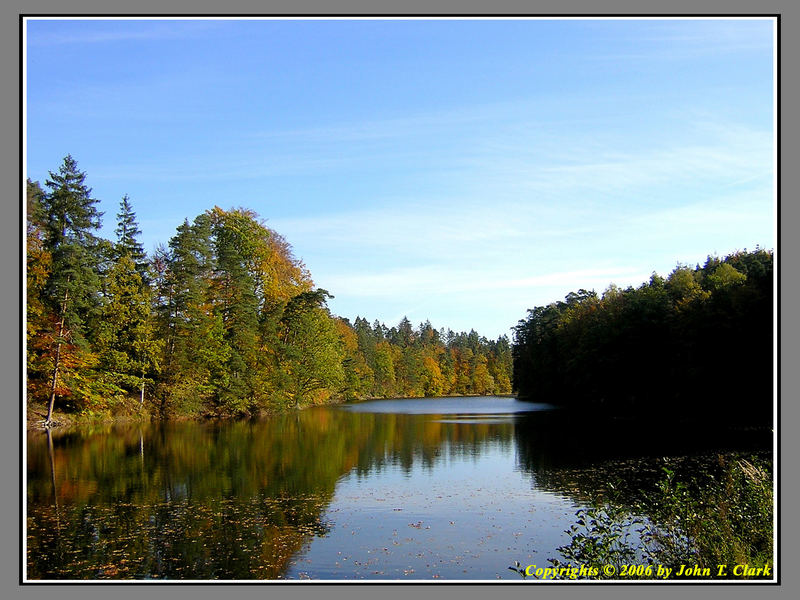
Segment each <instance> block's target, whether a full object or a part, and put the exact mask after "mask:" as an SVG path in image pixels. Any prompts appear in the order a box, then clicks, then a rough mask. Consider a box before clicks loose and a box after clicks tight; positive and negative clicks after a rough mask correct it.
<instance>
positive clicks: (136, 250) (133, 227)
mask: <svg viewBox="0 0 800 600" xmlns="http://www.w3.org/2000/svg"><path fill="white" fill-rule="evenodd" d="M115 233H116V235H117V244H116V247H115V254H116V256H117V257H120V256H124V255H127V256H130V257H131V259H132V260H133V263H134V265H135V266H136V271H137V272H138V273H139V275H140V276H141V277H142V282H143V283H147V260H146V259H147V255H146V254H145V251H144V247H143V246H142V244H141V243H140V242H139V239H138V238H139V236H140V235H141V234H142V232H141V230H140V229H139V224H138V223H137V222H136V213H135V212H134V211H133V207H132V206H131V203H130V198H128V195H127V194H126V195H125V196H123V197H122V200H121V201H120V203H119V212H118V213H117V228H116V230H115Z"/></svg>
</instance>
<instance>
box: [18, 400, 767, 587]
mask: <svg viewBox="0 0 800 600" xmlns="http://www.w3.org/2000/svg"><path fill="white" fill-rule="evenodd" d="M631 429H633V428H630V427H627V426H625V425H624V424H621V425H620V426H619V428H618V429H617V430H616V431H610V432H609V431H608V430H607V429H604V432H603V434H602V437H599V436H598V432H597V431H596V427H594V426H593V424H592V423H584V424H583V425H580V424H576V423H575V421H574V419H571V418H570V419H567V418H565V417H564V415H563V413H561V412H560V411H554V410H550V407H548V406H547V405H542V404H532V403H525V402H519V401H516V400H513V399H510V398H494V397H484V398H442V399H426V400H382V401H374V402H364V403H360V404H355V405H349V406H340V407H319V408H314V409H310V410H306V411H302V412H299V413H296V414H290V415H281V416H276V417H272V418H269V419H265V420H261V421H257V422H221V423H220V422H217V423H167V424H151V425H143V426H142V425H135V426H124V427H123V426H117V427H105V428H98V429H95V430H84V431H81V432H71V433H70V432H66V433H59V432H56V433H53V434H52V435H51V436H48V435H47V434H45V433H42V432H31V433H29V434H28V474H27V477H28V488H27V491H28V504H27V552H28V577H29V578H31V579H87V578H88V579H109V578H110V579H124V578H159V579H236V580H241V579H305V578H312V579H400V580H403V579H405V580H431V579H435V578H442V579H473V580H475V579H498V578H500V579H507V580H514V581H516V580H518V576H517V575H516V574H515V573H513V572H511V571H509V570H508V566H509V565H511V564H513V563H514V561H516V560H518V561H520V562H521V563H523V564H531V563H536V564H539V565H542V566H547V559H548V558H550V557H557V556H558V554H557V550H556V549H557V548H558V546H560V545H563V544H565V543H566V542H567V541H568V538H567V537H566V535H565V534H564V530H565V529H567V527H569V525H571V524H572V523H573V521H574V515H575V511H576V510H577V509H578V508H579V507H580V506H583V505H585V504H586V503H588V502H591V501H592V500H594V499H596V498H598V497H599V496H601V495H602V494H603V492H604V490H605V487H604V486H605V485H606V483H607V482H608V481H611V480H615V479H620V478H622V479H624V480H626V481H627V482H628V484H629V487H631V488H636V487H637V486H644V485H648V482H652V481H654V480H655V479H656V478H657V477H658V476H659V473H660V465H662V464H663V461H664V459H663V456H668V455H681V456H682V455H686V454H687V453H691V452H702V451H707V450H708V449H709V448H712V447H713V448H715V449H717V448H720V449H721V448H725V447H727V446H726V443H725V442H723V441H722V440H714V439H709V437H708V436H695V435H687V436H676V435H674V432H672V433H671V434H665V435H663V436H661V437H660V436H658V435H654V434H653V432H649V431H640V430H639V429H634V430H631ZM698 440H702V442H703V447H695V446H692V444H696V443H698ZM736 444H737V446H739V447H741V446H743V445H744V446H748V447H758V446H763V445H764V444H767V445H768V444H769V438H768V436H767V438H766V439H764V436H763V435H762V436H758V435H756V436H755V437H753V439H749V438H745V437H744V436H738V437H737V439H736ZM632 448H633V449H634V450H631V449H632Z"/></svg>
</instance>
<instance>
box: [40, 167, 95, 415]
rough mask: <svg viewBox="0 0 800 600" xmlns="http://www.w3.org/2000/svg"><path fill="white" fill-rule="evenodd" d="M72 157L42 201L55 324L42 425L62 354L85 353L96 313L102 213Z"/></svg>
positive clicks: (57, 385) (48, 288)
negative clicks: (90, 321) (98, 232)
mask: <svg viewBox="0 0 800 600" xmlns="http://www.w3.org/2000/svg"><path fill="white" fill-rule="evenodd" d="M85 180H86V174H85V173H83V172H81V171H80V170H78V164H77V162H76V161H75V160H74V159H73V158H72V157H71V156H67V157H65V158H64V162H63V164H62V165H61V167H60V168H59V170H58V172H57V173H53V172H50V179H48V180H47V181H46V186H47V188H48V192H47V193H45V194H44V195H43V196H42V200H41V205H42V209H43V211H44V227H43V229H44V236H43V247H44V249H45V250H46V251H47V252H48V253H49V254H50V256H51V260H52V270H51V274H50V277H49V278H48V282H47V285H46V286H45V299H46V302H47V304H48V305H49V307H50V309H51V310H52V312H53V314H54V315H55V316H56V319H57V322H56V323H55V324H54V327H53V330H54V331H53V334H54V335H53V346H54V347H53V348H52V350H53V352H52V354H53V356H52V376H51V384H50V399H49V403H48V409H47V419H46V421H45V422H46V424H48V425H49V424H50V423H51V421H52V414H53V405H54V403H55V399H56V396H57V395H58V393H57V392H58V391H59V389H61V388H60V383H61V381H60V380H61V379H62V377H61V376H62V368H63V365H62V362H63V356H62V351H63V350H70V351H73V350H74V351H82V350H86V349H87V348H86V344H85V332H86V322H87V319H89V318H91V317H92V316H93V312H94V313H95V314H96V311H97V310H98V308H99V283H100V282H99V279H98V272H97V263H98V257H97V238H96V237H95V236H94V233H93V232H94V231H95V230H97V229H99V228H100V218H101V216H102V213H100V212H99V211H98V210H97V206H96V205H97V200H96V199H95V198H92V195H91V193H92V191H91V189H90V188H89V187H87V186H86V183H85Z"/></svg>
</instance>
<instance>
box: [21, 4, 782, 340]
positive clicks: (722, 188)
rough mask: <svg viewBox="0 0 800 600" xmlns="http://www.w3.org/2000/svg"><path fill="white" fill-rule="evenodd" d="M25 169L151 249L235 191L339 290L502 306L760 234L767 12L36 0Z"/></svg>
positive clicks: (770, 186) (439, 308)
mask: <svg viewBox="0 0 800 600" xmlns="http://www.w3.org/2000/svg"><path fill="white" fill-rule="evenodd" d="M26 34H27V37H26V52H27V55H26V56H27V62H26V75H27V79H26V85H27V88H26V101H27V104H26V108H27V112H26V122H27V129H26V134H27V135H26V143H27V147H26V150H27V154H26V159H27V176H28V177H30V178H31V179H34V180H38V181H40V182H42V183H44V181H45V179H47V174H48V171H55V170H57V168H58V166H59V165H60V164H61V162H62V159H63V157H64V156H65V155H67V154H71V155H72V156H73V157H74V158H75V159H76V160H77V161H78V164H79V167H80V168H81V169H82V170H83V171H85V172H86V173H87V181H88V184H89V185H90V186H91V187H92V188H93V190H94V195H95V197H97V198H99V199H100V200H101V210H104V211H105V218H104V230H103V234H104V235H105V236H107V237H109V238H113V230H114V227H115V222H114V221H115V218H114V216H115V214H116V212H117V210H118V206H119V201H120V199H121V198H122V196H123V195H125V194H128V195H129V196H130V199H131V202H132V204H133V207H134V209H135V210H136V213H137V216H138V219H139V223H140V227H141V229H142V230H143V235H142V242H143V243H144V244H145V247H146V248H147V249H148V250H152V249H153V248H155V246H156V245H157V244H159V243H166V242H167V241H168V240H169V238H170V237H171V236H172V235H173V234H174V232H175V228H176V227H177V226H178V225H180V223H182V222H183V220H184V218H189V219H190V220H191V219H193V218H194V217H195V216H197V215H198V214H200V213H201V212H203V211H204V210H206V209H208V208H212V207H213V206H215V205H219V206H221V207H222V208H231V207H238V206H245V207H248V208H252V209H253V210H255V211H256V212H257V213H258V214H259V215H260V216H261V217H262V218H263V219H265V221H266V224H267V225H268V226H269V227H271V228H273V229H275V230H276V231H278V232H279V233H281V234H282V235H283V236H284V237H286V239H287V240H288V241H289V242H290V243H291V244H292V246H293V248H294V252H295V255H296V256H298V257H299V258H301V259H302V260H303V261H304V262H305V264H306V266H307V267H308V268H309V269H310V271H311V274H312V276H313V278H314V281H315V283H316V284H317V285H318V286H319V287H324V288H326V289H328V290H329V291H330V292H331V293H332V294H333V295H334V296H335V298H334V299H333V300H331V301H330V307H331V309H332V311H333V312H334V313H336V314H338V315H341V316H344V317H348V318H350V319H354V318H355V317H356V316H357V315H360V316H365V317H367V318H368V319H369V320H370V321H372V320H374V319H379V320H381V321H383V322H385V323H386V324H387V325H389V326H391V325H395V324H396V323H397V322H398V321H399V320H400V319H401V318H402V317H403V316H404V315H405V316H408V318H409V319H410V320H411V321H412V323H414V324H418V323H420V322H422V321H424V320H426V319H429V320H430V321H431V323H432V324H433V326H434V327H437V328H439V327H450V328H452V329H454V330H456V331H462V330H469V329H471V328H474V329H475V330H476V331H478V332H479V333H481V334H482V335H486V336H487V337H491V338H494V337H497V336H498V335H502V334H508V333H509V328H510V327H512V326H513V325H515V324H516V322H517V321H518V320H519V319H521V318H524V317H525V311H526V309H528V308H532V307H534V306H538V305H542V304H547V303H549V302H552V301H555V300H559V299H562V298H563V297H564V296H565V295H566V294H567V293H568V292H570V291H574V290H577V289H579V288H586V289H595V290H597V292H598V293H602V291H603V290H605V289H606V288H607V287H608V285H609V284H610V283H612V282H613V283H616V284H617V285H620V286H623V287H624V286H627V285H638V284H640V283H641V282H643V281H645V280H646V279H647V278H648V277H649V275H650V273H651V272H652V271H657V272H659V273H661V274H667V273H669V272H670V271H671V270H672V269H673V268H674V267H675V265H676V264H677V263H683V264H691V265H694V263H696V262H702V261H703V260H704V258H705V256H707V255H708V254H714V253H716V254H718V255H724V254H727V253H729V252H731V251H733V250H736V249H743V248H750V249H752V248H754V247H755V246H756V245H757V244H759V245H761V246H762V247H767V248H774V247H775V244H776V239H775V219H776V217H775V168H774V144H775V136H774V131H773V128H774V125H773V123H774V116H775V115H774V107H773V92H774V89H773V88H774V81H773V44H774V39H773V35H774V32H773V22H772V21H771V20H389V21H386V20H382V21H378V20H277V21H276V20H249V21H240V20H194V21H193V20H29V21H27V24H26Z"/></svg>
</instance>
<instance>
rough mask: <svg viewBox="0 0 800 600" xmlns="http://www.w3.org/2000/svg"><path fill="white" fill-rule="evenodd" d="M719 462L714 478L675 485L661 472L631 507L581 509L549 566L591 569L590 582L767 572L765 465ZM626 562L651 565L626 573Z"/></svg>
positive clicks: (769, 497)
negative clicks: (689, 571) (739, 569)
mask: <svg viewBox="0 0 800 600" xmlns="http://www.w3.org/2000/svg"><path fill="white" fill-rule="evenodd" d="M719 463H720V469H719V471H718V473H717V474H714V473H705V474H704V475H702V476H701V477H700V478H699V480H698V479H697V478H696V479H695V480H694V481H691V482H686V481H680V480H678V478H677V477H676V475H675V472H674V471H672V470H670V469H668V468H664V472H665V477H664V478H663V479H662V481H661V482H659V484H658V486H657V489H656V490H655V491H654V492H651V493H647V494H645V496H644V498H643V499H642V500H640V501H639V502H637V503H636V504H635V505H634V506H626V505H625V504H624V503H622V502H621V501H619V499H618V498H617V499H612V500H611V501H608V502H605V503H602V504H598V505H595V506H592V507H588V508H582V509H580V510H579V511H578V512H577V513H576V516H577V520H576V522H575V524H573V525H572V526H571V527H570V529H568V530H567V531H566V532H565V533H566V534H567V535H568V536H569V538H570V542H569V543H568V544H566V545H564V546H561V547H560V548H558V551H559V553H560V555H561V557H560V558H551V559H549V560H550V563H551V564H552V565H553V567H555V568H562V567H567V566H569V567H580V566H585V567H587V568H593V569H594V573H595V574H594V575H592V576H590V578H592V579H608V578H611V579H655V578H656V576H657V573H664V572H667V571H658V570H657V567H659V566H660V567H661V568H662V569H668V577H669V578H673V579H674V578H679V573H681V569H682V568H684V569H686V568H691V567H695V566H696V567H697V568H698V569H701V570H703V569H708V571H707V573H709V575H708V577H709V578H715V579H734V578H743V577H745V578H746V577H748V576H747V575H746V574H738V575H737V574H736V573H734V567H735V566H736V565H748V566H749V567H753V568H758V567H769V568H770V570H771V569H772V565H773V555H772V548H773V534H774V520H773V517H774V512H773V511H774V499H773V487H772V477H771V475H770V468H769V466H768V465H767V464H763V463H761V462H759V461H757V460H756V459H751V460H749V461H748V460H745V459H734V460H729V461H726V460H725V459H723V458H722V457H720V458H719ZM610 487H612V489H613V486H610ZM640 515H641V516H640ZM608 565H611V566H612V567H613V568H612V569H610V570H609V569H608V568H607V566H608ZM625 565H642V566H643V567H648V566H649V567H651V568H649V569H647V568H643V569H640V570H639V571H637V572H633V573H630V572H625V570H624V569H623V567H624V566H625ZM720 565H724V566H725V567H726V570H725V571H724V572H723V573H720V571H719V566H720ZM604 567H605V568H604ZM509 568H511V569H512V570H517V569H513V568H512V567H509ZM689 577H690V578H697V576H693V575H689Z"/></svg>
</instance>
